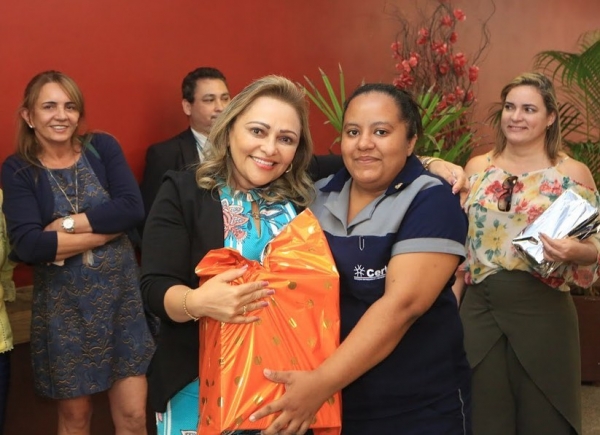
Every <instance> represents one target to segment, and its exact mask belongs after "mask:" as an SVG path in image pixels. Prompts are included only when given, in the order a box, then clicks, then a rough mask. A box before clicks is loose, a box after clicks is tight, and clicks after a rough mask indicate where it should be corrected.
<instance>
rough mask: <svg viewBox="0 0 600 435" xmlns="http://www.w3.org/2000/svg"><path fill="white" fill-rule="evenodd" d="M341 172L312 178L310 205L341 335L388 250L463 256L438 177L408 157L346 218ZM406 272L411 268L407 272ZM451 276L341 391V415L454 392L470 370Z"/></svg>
mask: <svg viewBox="0 0 600 435" xmlns="http://www.w3.org/2000/svg"><path fill="white" fill-rule="evenodd" d="M350 185H351V179H350V174H349V173H348V171H347V170H345V169H343V170H342V171H340V172H338V173H337V174H335V175H333V176H331V177H329V178H327V179H324V180H321V181H319V182H318V183H317V185H316V187H317V199H316V201H315V203H314V205H313V206H312V207H311V209H312V211H313V212H314V213H315V215H316V216H317V218H318V219H319V222H320V223H321V226H322V227H323V230H324V231H325V234H326V236H327V240H328V242H329V245H330V247H331V251H332V253H333V256H334V258H335V262H336V266H337V268H338V271H339V273H340V310H341V339H342V340H343V339H345V338H346V337H347V336H348V334H349V333H350V331H351V330H352V328H353V327H354V326H355V325H356V323H357V322H358V321H359V319H360V318H361V317H362V315H363V314H364V313H365V311H366V310H367V309H368V308H369V307H370V306H371V304H372V303H373V302H375V301H376V300H377V299H379V298H380V297H381V296H382V295H383V293H384V290H385V278H386V273H387V265H388V263H389V261H390V259H391V258H392V257H393V256H394V255H401V254H405V253H414V252H441V253H447V254H453V255H457V256H459V257H461V261H462V259H463V258H464V255H465V248H464V246H465V239H466V234H467V219H466V216H465V214H464V213H463V211H462V209H461V207H460V202H459V198H458V197H456V196H455V195H453V194H452V191H451V187H450V185H449V184H447V183H446V182H445V181H442V180H440V179H439V178H436V177H435V176H433V175H432V174H430V173H429V172H427V171H425V170H424V169H423V167H422V165H421V163H420V162H419V160H418V159H417V158H416V157H413V156H411V157H409V158H408V160H407V162H406V165H405V167H404V168H403V170H402V171H401V172H400V173H399V174H398V176H397V177H396V178H395V179H394V181H393V182H392V183H391V185H390V186H389V188H388V189H387V191H386V192H385V193H384V194H382V195H381V196H380V197H379V198H377V199H375V200H374V201H373V202H371V204H369V205H368V206H366V207H365V208H364V209H363V210H361V211H360V213H359V214H358V215H357V216H356V217H355V218H354V219H353V220H352V221H351V222H347V214H348V204H349V193H350ZM406 273H407V274H408V273H411V271H410V270H407V271H406ZM453 282H454V277H452V278H451V279H450V280H449V281H448V282H447V283H446V285H445V287H444V289H443V291H442V292H441V294H440V295H439V297H438V298H437V300H436V301H435V302H434V304H433V305H432V306H431V308H430V309H429V310H428V311H427V312H426V313H425V314H423V315H422V316H421V317H420V318H419V319H418V320H417V321H416V322H415V323H414V324H413V325H412V326H411V327H410V329H409V330H408V331H407V333H406V335H405V336H404V337H403V338H402V340H401V341H400V343H399V344H398V346H397V347H396V348H395V349H394V350H393V351H392V353H391V354H390V355H389V356H388V357H387V358H386V359H384V360H383V361H382V362H380V363H379V364H378V365H376V366H375V367H373V368H372V369H371V370H369V371H368V372H367V373H365V374H363V375H362V376H361V377H360V378H358V379H357V380H356V381H354V382H353V383H351V384H350V385H348V386H347V387H346V388H345V389H344V390H343V391H342V403H343V414H344V420H348V419H349V420H352V419H361V420H363V419H370V418H380V417H387V416H392V415H398V414H401V413H403V412H407V411H411V410H415V409H419V408H421V407H423V406H426V405H427V404H429V403H432V402H434V401H436V400H438V399H441V398H443V397H445V396H447V395H448V394H452V393H453V392H455V391H457V390H458V389H459V388H460V386H461V385H463V384H464V382H465V380H467V379H468V378H469V376H470V369H469V366H468V363H467V360H466V355H465V352H464V349H463V331H462V325H461V322H460V318H459V315H458V307H457V303H456V298H455V296H454V294H453V293H452V290H451V286H452V284H453Z"/></svg>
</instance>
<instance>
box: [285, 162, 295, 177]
mask: <svg viewBox="0 0 600 435" xmlns="http://www.w3.org/2000/svg"><path fill="white" fill-rule="evenodd" d="M292 165H293V163H290V167H289V168H287V170H286V171H285V173H286V174H289V173H290V171H291V170H292Z"/></svg>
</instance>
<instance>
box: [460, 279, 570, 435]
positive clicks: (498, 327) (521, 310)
mask: <svg viewBox="0 0 600 435" xmlns="http://www.w3.org/2000/svg"><path fill="white" fill-rule="evenodd" d="M460 313H461V319H462V322H463V326H464V329H465V350H466V352H467V359H468V360H469V364H470V365H471V367H472V368H475V367H477V365H478V364H479V363H481V361H482V360H483V359H484V358H485V356H486V355H487V353H488V352H489V351H490V349H491V348H492V346H494V344H495V343H496V342H497V341H498V339H499V338H500V337H501V336H502V335H504V336H506V338H507V339H508V341H509V343H510V345H511V347H512V348H513V350H514V352H515V353H516V355H517V357H518V359H519V362H520V363H521V365H522V366H523V368H524V369H525V371H526V372H527V374H528V375H529V377H530V378H531V379H532V381H533V382H534V383H535V384H536V386H537V387H538V388H539V389H540V390H541V391H542V392H543V393H544V395H545V396H546V397H547V398H548V400H549V401H550V403H552V405H553V406H554V407H555V408H556V409H557V410H558V412H560V413H561V414H562V415H563V416H564V418H565V419H566V420H567V421H568V422H569V423H570V424H571V426H572V427H573V428H574V429H575V430H576V431H577V433H578V434H581V392H580V389H581V362H580V350H579V328H578V323H577V312H576V311H575V305H574V304H573V299H572V297H571V295H570V293H568V292H561V291H558V290H555V289H553V288H551V287H549V286H547V285H546V284H544V283H542V282H541V281H539V280H538V279H536V278H534V277H533V276H532V275H531V274H529V273H526V272H520V271H511V272H509V271H501V272H498V273H496V274H494V275H491V276H489V277H487V278H486V279H485V280H484V281H483V282H482V283H480V284H476V285H472V286H469V287H468V288H467V290H466V294H465V298H464V300H463V303H462V305H461V309H460ZM474 400H476V398H474Z"/></svg>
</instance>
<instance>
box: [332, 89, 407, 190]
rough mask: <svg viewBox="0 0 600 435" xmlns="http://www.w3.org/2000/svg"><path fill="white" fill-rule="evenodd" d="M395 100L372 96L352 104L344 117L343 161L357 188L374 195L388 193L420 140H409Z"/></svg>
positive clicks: (367, 94) (353, 101)
mask: <svg viewBox="0 0 600 435" xmlns="http://www.w3.org/2000/svg"><path fill="white" fill-rule="evenodd" d="M399 115H400V114H399V112H398V106H397V105H396V103H395V101H394V99H393V98H392V97H390V96H389V95H386V94H384V93H381V92H369V93H365V94H361V95H358V96H356V97H355V98H354V99H352V101H350V103H349V105H348V108H347V109H346V113H345V115H344V125H343V130H342V144H341V149H342V157H343V159H344V165H345V166H346V168H347V169H348V171H349V172H350V175H352V179H353V184H356V186H357V187H359V188H361V189H362V190H365V191H369V192H371V193H373V194H374V195H379V194H380V193H382V192H384V191H385V190H386V189H387V188H388V186H389V185H390V184H391V182H392V180H393V179H394V178H395V177H396V175H398V173H399V172H400V171H401V170H402V168H403V167H404V164H405V163H406V159H407V158H408V156H409V155H410V154H411V153H412V151H413V149H414V146H415V142H416V140H417V137H416V136H415V137H413V138H411V139H407V137H406V135H407V130H406V128H407V127H406V123H405V122H403V121H401V120H400V116H399Z"/></svg>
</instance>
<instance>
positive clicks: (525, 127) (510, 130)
mask: <svg viewBox="0 0 600 435" xmlns="http://www.w3.org/2000/svg"><path fill="white" fill-rule="evenodd" d="M555 120H556V115H555V114H554V113H548V110H547V109H546V106H545V105H544V100H543V98H542V95H541V94H540V92H539V90H538V89H537V88H536V87H534V86H528V85H524V86H517V87H515V88H513V89H511V90H510V91H509V92H508V94H507V95H506V98H505V101H504V106H503V108H502V118H501V121H500V127H501V129H502V133H503V134H504V136H505V137H506V143H507V144H510V145H532V144H535V145H539V146H544V139H545V137H546V129H547V128H548V127H549V126H550V125H552V124H553V123H554V122H555Z"/></svg>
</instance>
